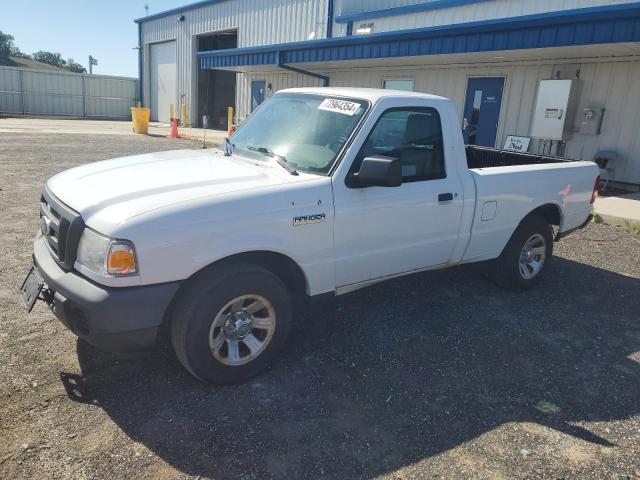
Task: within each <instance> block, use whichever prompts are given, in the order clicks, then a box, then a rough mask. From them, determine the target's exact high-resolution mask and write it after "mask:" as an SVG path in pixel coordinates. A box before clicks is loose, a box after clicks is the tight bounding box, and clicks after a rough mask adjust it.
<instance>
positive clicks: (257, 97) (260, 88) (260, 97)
mask: <svg viewBox="0 0 640 480" xmlns="http://www.w3.org/2000/svg"><path fill="white" fill-rule="evenodd" d="M265 87H266V83H265V81H264V80H254V81H252V82H251V111H252V112H253V111H254V110H255V109H256V108H258V105H260V104H261V103H262V102H264V90H265Z"/></svg>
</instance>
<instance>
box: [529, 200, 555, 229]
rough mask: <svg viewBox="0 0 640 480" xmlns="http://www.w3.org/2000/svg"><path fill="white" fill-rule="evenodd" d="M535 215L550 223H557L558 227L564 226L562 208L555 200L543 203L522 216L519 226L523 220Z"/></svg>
mask: <svg viewBox="0 0 640 480" xmlns="http://www.w3.org/2000/svg"><path fill="white" fill-rule="evenodd" d="M534 215H536V216H538V217H541V218H543V219H544V220H546V221H547V222H548V223H549V225H556V226H558V227H560V226H562V221H563V215H562V209H561V208H560V206H559V205H558V204H556V203H553V202H549V203H545V204H542V205H540V206H538V207H536V208H534V209H533V210H531V211H530V212H529V213H527V214H526V215H525V216H524V217H523V218H522V220H520V222H519V223H518V226H519V225H520V224H522V222H524V221H525V220H526V219H527V218H529V217H532V216H534Z"/></svg>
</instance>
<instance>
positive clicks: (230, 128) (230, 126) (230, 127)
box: [227, 107, 233, 137]
mask: <svg viewBox="0 0 640 480" xmlns="http://www.w3.org/2000/svg"><path fill="white" fill-rule="evenodd" d="M232 134H233V107H227V136H228V137H230V136H231V135H232Z"/></svg>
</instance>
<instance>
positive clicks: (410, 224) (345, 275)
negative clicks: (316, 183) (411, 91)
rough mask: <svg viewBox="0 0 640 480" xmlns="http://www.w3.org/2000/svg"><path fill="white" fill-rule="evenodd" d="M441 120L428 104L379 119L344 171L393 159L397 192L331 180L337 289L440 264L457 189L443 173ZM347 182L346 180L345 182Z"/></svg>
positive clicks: (453, 238)
mask: <svg viewBox="0 0 640 480" xmlns="http://www.w3.org/2000/svg"><path fill="white" fill-rule="evenodd" d="M445 150H446V149H445V148H444V142H443V135H442V126H441V120H440V115H439V112H438V111H437V109H435V108H431V107H400V108H391V109H388V110H386V111H384V113H382V115H381V116H380V118H379V119H378V121H377V122H376V124H375V125H374V127H373V128H372V130H371V132H370V134H369V135H368V137H367V139H366V140H365V142H364V144H363V145H362V147H361V148H360V151H359V152H358V153H357V155H356V157H355V159H354V160H353V163H352V166H351V168H350V170H349V174H348V175H351V174H352V173H353V172H356V171H357V170H358V168H359V166H360V163H361V162H362V160H363V158H365V157H367V156H372V155H385V156H388V157H395V158H399V159H400V162H401V165H402V173H403V183H402V185H401V186H399V187H366V188H361V187H360V188H358V187H349V186H347V185H346V184H345V180H344V178H340V179H338V178H337V177H334V180H333V182H334V185H333V187H334V204H335V224H334V225H335V227H334V243H335V247H334V248H335V259H336V262H335V265H336V267H335V268H336V272H335V273H336V286H338V287H344V286H348V285H354V284H357V283H361V282H366V281H368V280H373V279H380V278H384V277H388V276H393V275H397V274H401V273H405V272H410V271H413V270H419V269H423V268H427V267H433V266H437V265H441V264H446V263H447V262H448V261H449V260H450V258H451V255H452V253H453V250H454V248H455V246H456V242H457V240H458V230H459V226H460V220H461V215H462V195H459V192H460V191H461V188H462V186H461V184H460V181H459V179H458V177H457V176H456V175H448V174H447V171H446V162H445ZM346 183H349V182H346Z"/></svg>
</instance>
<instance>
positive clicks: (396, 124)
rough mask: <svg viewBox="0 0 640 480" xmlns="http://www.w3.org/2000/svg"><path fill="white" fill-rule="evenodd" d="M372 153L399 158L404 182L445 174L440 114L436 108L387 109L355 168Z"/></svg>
mask: <svg viewBox="0 0 640 480" xmlns="http://www.w3.org/2000/svg"><path fill="white" fill-rule="evenodd" d="M372 155H385V156H387V157H394V158H399V159H400V163H401V164H402V181H403V182H416V181H420V180H433V179H437V178H445V177H446V174H445V169H444V148H443V141H442V127H441V124H440V115H438V112H437V111H436V110H435V109H433V108H394V109H390V110H387V111H386V112H385V113H384V114H383V115H382V117H380V120H378V123H376V126H375V127H374V128H373V130H372V131H371V133H370V134H369V137H368V138H367V140H366V141H365V143H364V145H363V146H362V148H361V149H360V152H359V153H358V156H357V157H356V161H355V162H354V165H353V167H352V171H357V170H358V169H359V168H360V164H361V163H362V160H363V159H364V158H365V157H370V156H372Z"/></svg>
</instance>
